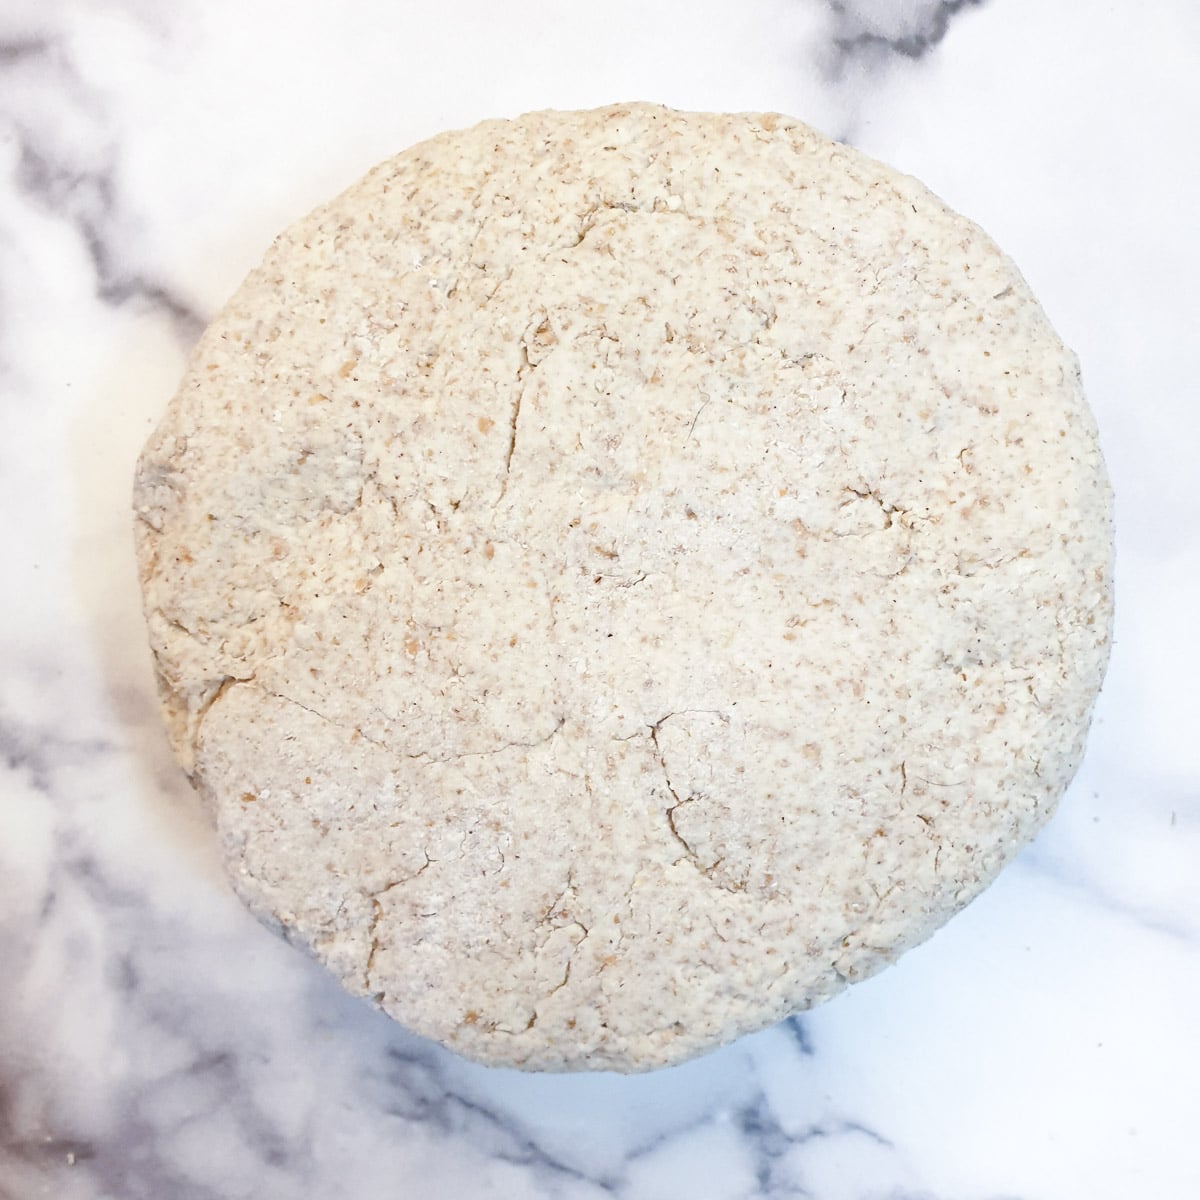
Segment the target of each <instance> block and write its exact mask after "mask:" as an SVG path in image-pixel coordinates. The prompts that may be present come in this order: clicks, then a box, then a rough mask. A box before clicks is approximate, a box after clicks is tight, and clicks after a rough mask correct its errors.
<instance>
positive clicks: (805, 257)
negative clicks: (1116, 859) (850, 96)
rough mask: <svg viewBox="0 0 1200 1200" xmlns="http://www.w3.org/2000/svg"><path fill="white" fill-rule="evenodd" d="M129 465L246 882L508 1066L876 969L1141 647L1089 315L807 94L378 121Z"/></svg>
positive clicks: (973, 889) (156, 645) (162, 605)
mask: <svg viewBox="0 0 1200 1200" xmlns="http://www.w3.org/2000/svg"><path fill="white" fill-rule="evenodd" d="M135 511H136V515H137V520H136V522H135V525H136V530H137V545H138V555H139V567H140V573H141V579H142V584H143V592H144V600H145V610H146V614H147V621H148V625H149V631H150V639H151V644H152V648H153V652H154V656H155V661H156V667H157V674H158V679H159V685H160V689H161V694H162V698H163V706H164V711H165V714H166V718H167V722H168V726H169V729H170V733H171V737H172V742H173V745H174V747H175V750H176V753H177V754H178V756H179V758H180V761H181V762H182V764H183V766H184V767H185V769H186V770H187V771H188V773H189V775H190V776H191V778H192V780H193V783H194V784H195V786H196V788H197V789H198V790H199V792H200V793H201V795H202V796H203V797H204V798H205V800H206V801H207V803H208V804H209V805H210V806H211V809H212V812H213V814H214V818H215V822H216V826H217V830H218V834H219V838H220V841H221V846H222V850H223V853H224V856H225V859H226V862H227V865H228V869H229V873H230V876H231V879H232V881H233V884H234V886H235V887H236V889H237V891H238V893H239V894H240V895H241V897H242V898H243V899H244V900H245V902H246V903H247V904H248V905H249V906H250V908H251V909H252V910H253V912H254V913H255V914H256V915H257V916H259V917H260V919H262V920H264V921H266V922H268V923H270V924H272V925H273V926H275V927H277V928H281V929H282V930H283V931H284V932H285V933H286V935H287V936H288V937H289V938H290V939H291V940H292V941H294V942H295V943H297V944H299V945H301V946H303V947H304V948H305V949H306V950H307V951H308V952H309V953H311V954H312V955H314V956H315V957H316V958H317V959H319V960H320V961H321V962H322V963H323V964H325V966H326V967H327V968H328V969H329V970H330V971H331V972H332V973H333V974H334V975H335V976H336V977H337V978H338V979H339V980H340V981H341V982H342V984H343V985H344V986H345V987H346V988H347V989H348V990H350V991H351V992H353V993H356V994H360V995H363V996H365V997H368V998H371V999H373V1000H374V1001H375V1002H376V1003H377V1004H379V1005H380V1006H382V1008H383V1009H384V1010H386V1011H387V1012H388V1013H389V1014H391V1015H392V1016H393V1017H395V1018H396V1019H397V1020H398V1021H400V1022H401V1023H402V1024H404V1025H405V1026H406V1027H408V1028H410V1029H412V1030H414V1031H416V1032H417V1033H420V1034H424V1035H426V1036H428V1037H431V1038H435V1039H437V1040H438V1041H440V1042H442V1043H444V1044H446V1045H448V1046H450V1047H452V1048H453V1049H455V1050H457V1051H459V1052H460V1053H462V1054H464V1055H467V1056H468V1057H470V1058H473V1059H476V1060H479V1061H481V1062H485V1063H494V1064H507V1065H513V1066H518V1067H523V1068H527V1069H543V1070H563V1069H567V1070H570V1069H612V1070H622V1071H630V1070H642V1069H647V1068H651V1067H656V1066H661V1065H664V1064H669V1063H674V1062H678V1061H682V1060H683V1059H686V1058H688V1057H690V1056H693V1055H695V1054H699V1053H701V1052H703V1051H705V1050H708V1049H711V1048H713V1047H715V1046H717V1045H719V1044H721V1043H723V1042H725V1041H728V1040H729V1039H731V1038H733V1037H736V1036H738V1035H740V1034H743V1033H746V1032H749V1031H752V1030H756V1029H761V1028H763V1027H765V1026H767V1025H769V1024H771V1023H773V1022H775V1021H777V1020H779V1019H781V1018H783V1017H784V1016H786V1015H788V1014H789V1013H792V1012H795V1011H797V1010H800V1009H803V1008H806V1007H808V1006H810V1005H812V1004H815V1003H818V1002H820V1001H823V1000H825V999H827V998H828V997H830V996H832V995H833V994H834V993H836V992H837V991H839V990H840V989H841V988H843V987H844V986H845V985H846V984H848V983H851V982H854V981H857V980H860V979H863V978H865V977H867V976H869V975H871V974H872V973H873V972H875V971H877V970H878V969H879V968H880V967H882V966H883V965H885V964H886V963H888V962H889V961H892V960H893V959H894V958H895V957H896V956H897V955H898V954H899V953H901V952H902V951H903V950H905V949H906V948H908V947H910V946H912V945H915V944H916V943H918V942H920V941H921V940H923V939H924V938H925V937H927V936H928V935H929V934H930V933H932V932H933V931H934V930H935V929H936V928H937V927H939V926H940V925H941V924H943V923H944V922H945V921H946V920H947V919H948V918H949V917H950V916H951V915H952V914H953V913H954V912H956V911H957V910H958V909H960V908H961V907H962V906H963V905H964V904H966V903H967V902H968V901H969V900H971V899H972V898H973V897H974V896H975V895H976V894H977V893H978V892H979V891H980V890H981V889H983V888H984V887H985V886H986V885H987V884H988V883H989V882H990V881H991V880H992V879H993V878H994V876H995V875H996V873H997V871H999V869H1000V868H1001V867H1002V866H1003V865H1004V864H1005V863H1006V862H1007V861H1008V860H1009V859H1010V858H1012V856H1013V855H1014V854H1015V853H1016V852H1017V851H1018V850H1019V849H1020V848H1021V847H1022V846H1023V845H1024V844H1025V843H1026V842H1027V841H1028V840H1029V839H1030V838H1031V837H1032V836H1033V834H1034V833H1035V832H1036V831H1037V829H1038V828H1039V827H1040V826H1041V825H1042V824H1043V823H1044V822H1045V820H1046V819H1047V817H1048V816H1049V815H1050V813H1051V812H1052V810H1053V808H1054V806H1055V804H1056V802H1057V801H1058V799H1059V797H1060V796H1061V794H1062V792H1063V790H1064V788H1065V787H1066V785H1067V783H1068V782H1069V781H1070V779H1071V777H1072V775H1073V774H1074V772H1075V770H1076V767H1077V766H1078V763H1079V760H1080V757H1081V754H1082V752H1083V745H1084V738H1085V735H1086V732H1087V727H1088V723H1089V720H1090V715H1091V709H1092V705H1093V702H1094V699H1095V696H1096V693H1097V691H1098V689H1099V686H1100V683H1101V679H1102V676H1103V673H1104V667H1105V664H1106V661H1107V655H1108V643H1109V631H1110V624H1111V567H1112V531H1111V503H1110V494H1109V488H1108V482H1107V478H1106V475H1105V470H1104V465H1103V462H1102V460H1101V457H1100V452H1099V449H1098V445H1097V438H1096V432H1095V429H1094V426H1093V422H1092V418H1091V416H1090V414H1089V412H1088V409H1087V406H1086V404H1085V401H1084V399H1083V394H1082V391H1081V387H1080V381H1079V372H1078V367H1077V364H1076V361H1075V359H1074V357H1073V355H1072V354H1071V353H1070V352H1069V351H1068V350H1066V349H1065V348H1064V347H1063V345H1062V343H1061V342H1060V340H1059V339H1058V337H1057V336H1056V335H1055V333H1054V331H1053V330H1052V328H1051V327H1050V325H1049V323H1048V321H1047V319H1046V317H1045V315H1044V314H1043V312H1042V310H1041V308H1040V307H1039V305H1038V304H1037V302H1036V301H1035V299H1034V297H1033V296H1032V295H1031V293H1030V290H1029V288H1028V286H1027V285H1026V283H1025V281H1024V280H1023V279H1022V277H1021V276H1020V274H1019V273H1018V271H1017V270H1016V268H1015V267H1014V266H1013V264H1012V263H1011V262H1010V261H1009V260H1008V259H1007V258H1006V257H1005V256H1004V255H1003V254H1002V253H1001V252H1000V251H999V250H998V249H997V248H996V246H995V245H994V244H993V243H992V242H991V241H990V240H989V239H988V237H987V236H986V235H985V234H984V233H982V232H981V231H980V230H979V229H978V228H977V227H976V226H975V225H973V224H972V223H971V222H969V221H967V220H966V219H964V218H963V217H961V216H959V215H957V214H955V213H953V212H951V211H950V210H948V209H947V208H946V207H945V205H943V204H942V202H941V201H939V200H938V199H937V198H936V197H934V196H933V195H932V194H930V193H929V192H928V191H927V190H926V189H925V188H924V187H922V186H921V185H920V184H919V183H917V182H916V181H914V180H912V179H910V178H907V177H905V176H902V175H900V174H898V173H896V172H895V171H893V170H891V169H890V168H887V167H884V166H882V165H880V164H878V163H876V162H873V161H871V160H870V159H867V158H865V157H864V156H862V155H861V154H859V153H857V152H856V151H854V150H852V149H849V148H846V147H844V146H840V145H837V144H835V143H832V142H830V141H828V140H826V139H825V138H824V137H822V136H820V135H818V134H816V133H815V132H813V131H812V130H811V129H809V128H807V127H806V126H804V125H802V124H800V123H798V122H796V121H794V120H791V119H789V118H784V117H780V116H767V115H734V116H728V115H712V114H686V113H678V112H674V111H671V110H668V109H664V108H659V107H655V106H651V105H643V104H633V105H620V106H614V107H611V108H606V109H601V110H597V111H594V112H583V113H554V112H545V113H534V114H529V115H527V116H524V117H521V118H519V119H517V120H513V121H492V122H487V123H485V124H482V125H479V126H477V127H476V128H474V129H470V130H467V131H462V132H454V133H448V134H444V135H441V136H439V137H436V138H434V139H432V140H431V141H428V142H426V143H423V144H421V145H419V146H416V147H414V148H412V149H410V150H408V151H406V152H404V153H402V154H400V155H398V156H397V157H395V158H393V159H391V160H389V161H387V162H385V163H383V164H381V165H380V166H379V167H377V168H376V169H375V170H373V171H372V172H370V173H369V174H368V175H367V176H366V177H365V178H364V179H362V180H361V181H360V182H358V183H357V184H355V185H354V186H353V187H351V188H350V189H349V190H348V191H346V192H345V193H344V194H342V195H341V196H339V197H337V198H336V199H334V200H333V201H331V202H330V203H329V204H327V205H325V206H323V207H321V208H319V209H317V210H316V211H315V212H313V213H312V214H311V215H309V216H308V217H306V218H304V219H303V220H301V221H300V222H299V223H298V224H296V225H295V226H293V227H292V228H290V229H289V230H288V231H286V232H285V233H284V234H283V235H282V236H281V237H280V238H279V239H278V240H277V241H276V242H275V243H274V244H273V246H272V247H271V248H270V250H269V251H268V252H267V254H266V257H265V259H264V260H263V262H262V263H261V265H260V266H259V267H258V268H257V269H255V270H254V271H253V272H252V273H251V274H250V276H249V277H248V278H247V279H246V281H245V283H244V284H243V285H242V286H241V288H240V289H239V290H238V292H237V293H236V294H235V296H234V297H233V299H232V300H231V302H230V303H229V305H228V306H227V308H226V309H225V310H224V311H223V313H222V314H221V315H220V316H219V317H218V318H217V320H216V321H215V322H214V323H213V325H212V326H211V327H210V328H209V329H208V331H207V332H206V333H205V334H204V336H203V338H202V340H201V341H200V343H199V345H198V347H197V349H196V350H195V352H194V356H193V358H192V361H191V363H190V366H189V369H188V373H187V375H186V377H185V379H184V381H183V383H182V386H181V387H180V390H179V392H178V393H177V395H176V396H175V398H174V399H173V401H172V403H171V405H170V407H169V410H168V412H167V414H166V416H165V418H164V420H163V422H162V424H161V426H160V427H159V429H158V430H157V431H156V433H155V434H154V435H153V437H152V438H151V439H150V441H149V443H148V445H147V446H146V448H145V450H144V452H143V455H142V457H141V460H140V462H139V465H138V472H137V479H136V484H135Z"/></svg>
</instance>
